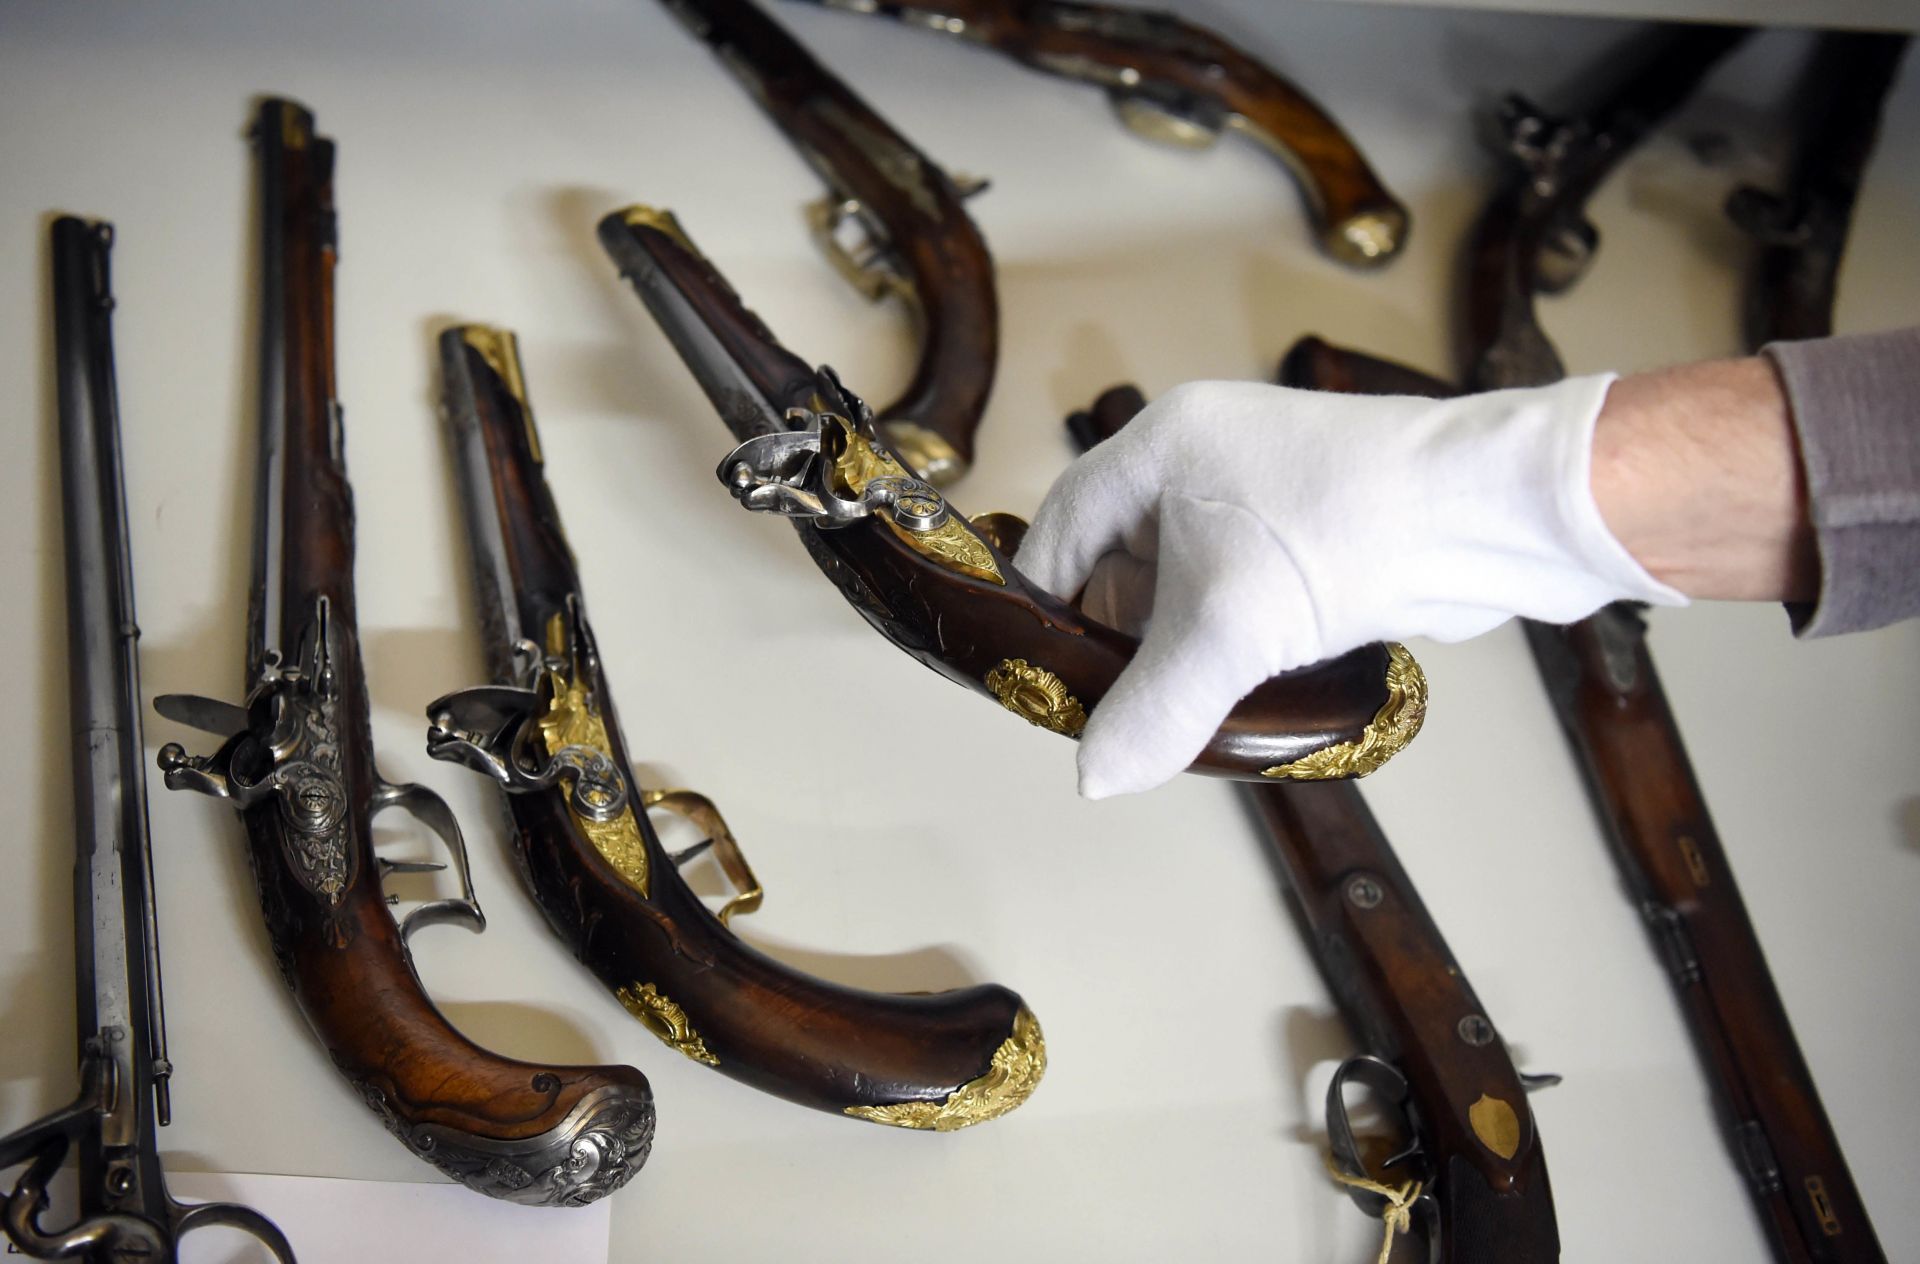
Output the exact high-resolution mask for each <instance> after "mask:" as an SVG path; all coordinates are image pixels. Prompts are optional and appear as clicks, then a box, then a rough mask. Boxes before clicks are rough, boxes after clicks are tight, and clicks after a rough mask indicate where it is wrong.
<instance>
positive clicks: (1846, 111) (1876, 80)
mask: <svg viewBox="0 0 1920 1264" xmlns="http://www.w3.org/2000/svg"><path fill="white" fill-rule="evenodd" d="M1910 38H1911V37H1909V36H1906V35H1886V34H1878V33H1873V32H1868V31H1828V32H1825V33H1823V34H1822V35H1821V36H1820V38H1819V42H1818V43H1816V44H1815V45H1814V51H1813V59H1812V61H1811V62H1810V63H1809V64H1808V66H1807V69H1806V72H1805V75H1804V77H1803V82H1802V84H1801V90H1800V92H1799V93H1798V94H1797V96H1796V100H1795V103H1794V104H1795V108H1794V111H1793V113H1794V119H1795V125H1796V130H1797V131H1798V132H1799V136H1798V138H1797V139H1798V144H1797V146H1796V149H1797V152H1796V153H1795V154H1794V156H1793V160H1792V168H1791V170H1790V171H1789V172H1788V173H1787V176H1786V179H1785V182H1784V185H1783V187H1782V188H1781V190H1780V191H1779V192H1769V191H1766V190H1763V189H1758V188H1755V187H1753V186H1751V185H1749V186H1745V187H1742V188H1740V189H1738V190H1736V191H1735V192H1734V194H1733V196H1732V197H1730V198H1728V199H1727V213H1728V214H1729V215H1730V216H1732V217H1733V220H1734V222H1735V223H1737V224H1738V225H1739V226H1740V227H1741V228H1743V229H1745V230H1746V232H1747V233H1749V234H1750V235H1751V236H1752V237H1753V238H1754V240H1755V241H1756V242H1757V243H1758V244H1759V246H1760V249H1759V250H1758V251H1757V252H1756V255H1757V257H1756V258H1755V260H1754V266H1753V270H1752V272H1751V273H1750V274H1749V276H1748V284H1747V304H1746V319H1745V329H1746V343H1747V346H1748V347H1749V348H1750V349H1755V350H1757V349H1758V348H1760V347H1763V346H1765V345H1766V344H1767V343H1769V342H1776V341H1786V340H1791V339H1795V338H1824V337H1826V336H1828V335H1829V334H1831V333H1832V332H1833V301H1834V295H1835V293H1836V291H1837V290H1838V288H1839V282H1840V261H1841V258H1842V256H1843V255H1844V254H1845V252H1846V245H1847V229H1848V227H1849V226H1850V225H1851V224H1852V221H1853V204H1854V201H1855V199H1856V198H1857V197H1858V196H1859V194H1860V181H1861V180H1862V179H1863V178H1864V177H1865V176H1866V173H1867V163H1868V161H1869V160H1870V159H1871V158H1872V156H1873V145H1874V140H1875V139H1876V138H1877V137H1878V136H1879V133H1880V109H1881V106H1882V105H1884V104H1885V102H1886V97H1887V92H1888V91H1889V90H1890V89H1891V88H1892V87H1893V80H1894V76H1895V75H1897V74H1898V73H1899V70H1900V61H1901V58H1902V56H1903V55H1904V54H1905V53H1906V51H1907V43H1908V41H1909V39H1910Z"/></svg>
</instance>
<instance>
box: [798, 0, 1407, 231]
mask: <svg viewBox="0 0 1920 1264" xmlns="http://www.w3.org/2000/svg"><path fill="white" fill-rule="evenodd" d="M830 2H831V0H830ZM848 7H853V6H848ZM877 10H878V11H879V12H881V13H884V14H886V15H888V16H892V17H896V18H897V17H901V16H902V15H904V14H914V15H917V16H918V20H917V21H916V22H915V23H914V25H919V26H926V27H930V28H932V29H936V30H951V31H954V32H956V33H960V34H963V35H965V36H966V37H967V38H968V39H969V40H971V41H973V42H977V43H984V44H987V45H990V46H992V47H993V48H996V49H998V50H999V51H1000V52H1001V53H1003V54H1005V55H1007V56H1009V57H1013V58H1015V59H1016V60H1018V61H1022V62H1025V63H1026V64H1027V65H1029V66H1032V67H1033V68H1035V69H1037V70H1042V71H1046V72H1048V73H1051V74H1058V75H1065V76H1067V77H1070V78H1075V79H1081V80H1085V81H1090V82H1093V83H1096V84H1099V85H1101V86H1103V87H1105V88H1106V89H1107V91H1108V92H1109V93H1110V94H1111V95H1112V96H1113V98H1114V101H1115V103H1116V105H1117V106H1119V108H1120V110H1121V116H1122V118H1123V119H1125V120H1126V121H1127V123H1128V124H1129V125H1130V126H1132V127H1134V128H1135V129H1136V130H1137V131H1140V132H1142V133H1143V134H1145V135H1148V136H1150V137H1155V138H1159V139H1165V140H1170V141H1173V142H1174V143H1177V144H1183V145H1195V144H1205V143H1210V142H1211V140H1212V139H1213V136H1214V135H1215V134H1216V133H1217V131H1218V130H1219V129H1220V128H1222V127H1232V128H1234V129H1235V130H1238V131H1241V132H1244V133H1245V134H1247V135H1248V136H1249V137H1250V138H1251V139H1253V140H1254V141H1255V142H1257V143H1258V144H1260V145H1261V146H1262V147H1263V148H1265V149H1267V150H1268V151H1269V152H1270V153H1272V154H1273V155H1274V156H1275V157H1277V158H1279V159H1280V160H1281V162H1282V163H1283V164H1284V165H1285V166H1286V167H1287V169H1288V170H1289V171H1290V172H1291V173H1292V174H1293V176H1294V178H1295V180H1296V181H1297V182H1298V183H1299V186H1300V189H1301V192H1302V193H1303V195H1304V196H1305V198H1306V203H1307V210H1308V214H1309V215H1310V216H1311V217H1312V219H1313V224H1314V230H1315V235H1316V237H1317V239H1318V241H1319V243H1320V245H1321V247H1322V249H1324V250H1325V251H1326V252H1327V253H1328V254H1330V255H1331V256H1333V257H1334V258H1335V259H1338V260H1339V261H1341V262H1342V263H1346V264H1349V265H1351V266H1354V267H1373V266H1377V265H1379V264H1382V263H1385V262H1386V261H1387V260H1389V259H1391V258H1392V257H1393V256H1394V255H1395V254H1397V253H1398V252H1399V251H1400V249H1401V247H1402V246H1404V245H1405V243H1406V239H1407V229H1408V215H1407V209H1406V207H1405V206H1404V205H1402V204H1401V202H1400V201H1399V199H1397V198H1395V197H1394V196H1393V194H1391V193H1390V192H1388V191H1387V189H1386V187H1385V186H1384V185H1383V184H1381V182H1380V178H1379V177H1378V176H1377V175H1376V174H1375V173H1374V171H1373V168H1372V166H1371V165H1369V164H1368V162H1367V160H1366V158H1365V157H1364V156H1363V155H1362V154H1361V153H1360V151H1359V148H1358V147H1357V146H1356V145H1355V144H1354V143H1353V140H1352V139H1351V138H1350V137H1349V136H1348V135H1347V134H1346V132H1345V131H1344V130H1342V128H1341V127H1340V125H1339V123H1337V122H1336V121H1335V120H1334V119H1333V117H1332V116H1331V115H1329V114H1328V113H1327V112H1326V110H1325V109H1324V108H1323V107H1322V106H1321V105H1320V104H1319V103H1318V102H1316V101H1314V100H1313V99H1312V98H1311V97H1309V96H1308V95H1307V94H1306V93H1305V92H1303V91H1301V90H1300V88H1299V87H1298V86H1297V85H1295V84H1294V83H1293V82H1292V81H1290V80H1288V79H1287V78H1285V77H1284V76H1282V75H1281V74H1279V73H1278V72H1277V71H1275V70H1274V69H1273V68H1272V67H1270V66H1268V65H1266V64H1265V63H1263V62H1261V61H1260V60H1259V59H1258V58H1256V57H1254V56H1252V55H1251V54H1249V53H1248V52H1246V51H1245V50H1244V49H1241V48H1239V47H1238V46H1236V45H1234V44H1232V43H1231V42H1229V41H1227V40H1225V39H1222V38H1221V37H1220V36H1218V35H1216V34H1214V33H1213V32H1212V31H1209V30H1207V29H1205V28H1204V27H1200V26H1196V25H1194V24H1192V23H1190V22H1187V21H1185V20H1184V19H1182V18H1180V17H1178V16H1177V15H1175V14H1173V13H1170V12H1162V11H1158V10H1148V9H1133V8H1122V7H1119V6H1116V5H1105V4H1083V3H1074V2H1073V0H1046V2H1045V3H1034V2H1033V0H881V3H880V4H879V5H878V6H877Z"/></svg>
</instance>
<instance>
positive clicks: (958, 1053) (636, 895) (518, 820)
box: [432, 327, 1046, 1131]
mask: <svg viewBox="0 0 1920 1264" xmlns="http://www.w3.org/2000/svg"><path fill="white" fill-rule="evenodd" d="M441 355H442V363H443V377H444V379H445V381H446V383H447V408H446V416H447V419H448V424H449V427H450V429H451V430H452V432H453V439H454V444H455V446H456V449H457V450H458V451H459V461H458V465H459V468H460V472H461V492H462V498H463V502H464V503H465V506H466V511H467V523H468V528H469V535H470V537H471V538H472V539H473V540H474V541H475V553H476V558H475V560H476V572H477V574H478V577H479V585H478V587H479V590H480V601H481V606H482V622H483V624H484V625H485V626H486V629H487V633H486V634H487V639H488V645H487V659H488V662H489V663H490V664H491V666H492V671H493V675H494V683H495V684H496V685H506V686H513V685H516V684H519V683H520V681H519V676H518V674H517V671H516V667H515V664H514V656H513V647H514V641H515V639H516V634H515V632H512V631H509V628H510V627H511V628H514V629H518V630H519V633H520V634H521V635H526V636H530V637H537V638H539V639H540V640H541V641H543V642H545V643H546V645H547V652H548V655H549V658H550V660H551V661H553V662H555V663H559V662H561V661H562V654H563V652H564V651H565V650H566V648H567V647H571V646H575V645H578V644H584V645H586V646H591V645H592V636H591V632H590V631H589V630H588V629H587V627H586V626H585V615H584V605H585V603H584V600H583V598H582V596H581V594H580V581H579V576H578V574H577V572H576V570H575V567H574V563H573V559H572V556H571V553H570V551H569V549H568V547H567V544H566V538H565V535H564V533H563V532H562V530H561V526H560V517H559V511H558V507H557V505H556V504H555V501H554V497H553V494H552V490H551V487H550V486H549V484H548V482H547V479H546V476H545V473H544V470H543V465H542V461H541V457H540V455H539V451H538V446H537V441H536V440H535V438H534V436H535V428H534V425H533V418H532V413H531V408H530V404H529V402H528V400H527V397H526V392H525V386H524V381H523V378H522V375H521V373H520V371H519V369H518V366H517V360H516V358H515V352H514V350H513V340H512V338H511V336H510V335H505V334H503V333H501V332H499V331H492V330H486V329H484V328H475V327H466V328H463V329H454V330H449V331H448V332H447V333H446V334H445V335H443V336H442V339H441ZM509 365H511V367H510V368H509V367H508V366H509ZM503 369H505V370H506V371H505V373H503V372H502V370H503ZM546 670H548V671H551V672H557V673H563V674H564V676H565V679H564V683H563V684H555V685H554V686H553V687H552V688H551V690H550V691H549V693H547V694H546V695H543V696H544V697H546V698H547V701H546V702H545V703H544V704H543V706H544V708H545V709H544V711H542V712H541V713H539V714H538V715H537V716H536V717H534V719H533V723H535V724H537V725H538V726H539V729H540V732H541V735H542V736H541V737H540V738H539V739H538V740H539V741H541V742H542V743H544V744H545V746H546V750H545V754H546V755H547V756H548V757H549V758H556V759H557V758H559V757H560V754H561V751H560V750H557V749H554V744H555V743H557V742H562V741H564V742H565V743H566V744H567V745H569V746H572V747H573V748H574V750H575V752H576V757H581V756H582V755H583V753H584V751H585V750H588V749H591V750H592V751H594V752H596V753H597V754H599V755H601V756H604V761H605V762H604V765H603V766H604V767H605V769H606V772H605V774H604V775H606V776H608V777H612V778H618V780H619V783H620V788H621V790H622V791H623V792H624V803H625V805H626V806H625V807H624V808H622V809H621V810H620V811H618V812H616V813H613V814H612V815H611V816H609V817H607V818H606V819H599V820H594V819H590V818H588V817H586V816H583V815H581V814H579V813H578V812H577V811H576V809H575V807H574V792H573V790H572V789H571V788H570V787H569V786H568V785H567V784H565V783H561V784H556V785H552V786H549V787H547V788H531V787H518V788H516V789H515V790H514V791H512V792H508V793H505V798H506V802H507V806H508V810H509V812H510V815H511V817H512V821H513V830H514V838H515V841H516V844H517V848H516V851H517V856H518V858H519V861H520V867H521V871H522V874H523V876H524V877H525V878H526V879H527V882H528V885H529V887H530V889H531V891H532V893H533V896H534V899H535V902H536V903H538V905H539V906H540V909H541V911H542V912H543V913H544V914H545V915H546V918H547V921H548V923H549V925H551V926H552V928H553V930H554V931H555V933H556V934H558V935H559V936H560V937H561V939H563V940H564V941H565V942H566V943H567V945H568V946H569V947H570V948H571V949H572V950H573V952H574V954H575V955H576V956H577V957H578V958H579V959H580V961H581V962H582V963H583V964H585V965H586V966H587V967H588V968H589V969H590V970H592V971H593V972H594V974H595V975H596V976H597V977H598V978H599V979H600V980H601V982H602V983H604V984H605V985H606V987H607V988H608V990H609V991H611V992H613V993H614V995H615V996H616V997H618V999H619V1000H620V1002H621V1003H622V1004H623V1005H624V1006H625V1007H626V1008H627V1009H628V1010H629V1011H630V1012H631V1013H632V1014H633V1015H634V1016H635V1017H636V1018H638V1019H639V1020H641V1021H642V1022H643V1023H644V1024H645V1025H646V1026H647V1027H648V1029H649V1030H651V1031H652V1032H653V1033H654V1034H655V1035H656V1036H658V1037H659V1038H660V1039H661V1040H662V1041H664V1042H665V1043H666V1044H667V1045H668V1046H669V1047H670V1048H673V1049H675V1050H677V1051H678V1052H680V1053H682V1054H684V1055H686V1056H687V1057H688V1058H691V1059H692V1060H694V1061H695V1062H699V1063H701V1064H703V1065H706V1066H711V1067H713V1068H715V1069H717V1070H718V1071H720V1072H721V1073H722V1074H725V1075H729V1076H732V1077H733V1078H735V1079H738V1080H741V1081H743V1082H744V1083H747V1084H751V1085H753V1086H754V1087H755V1088H759V1089H762V1090H764V1091H766V1092H769V1093H773V1094H776V1095H778V1096H780V1097H784V1098H787V1099H789V1100H792V1101H796V1102H800V1103H802V1104H804V1105H807V1106H813V1107H816V1108H818V1109H822V1110H828V1111H833V1112H837V1113H845V1114H849V1115H853V1116H856V1117H860V1118H865V1119H870V1120H873V1121H875V1122H880V1123H888V1124H895V1125H898V1126H901V1127H910V1128H925V1129H934V1130H939V1131H950V1130H952V1129H955V1128H961V1127H965V1126H967V1125H970V1124H974V1123H980V1122H983V1121H985V1120H987V1119H992V1118H995V1117H996V1116H998V1115H1000V1114H1004V1113H1005V1112H1006V1111H1008V1110H1011V1109H1013V1108H1014V1107H1015V1106H1018V1105H1019V1104H1020V1103H1021V1102H1023V1101H1025V1100H1026V1098H1027V1096H1028V1095H1029V1094H1031V1093H1032V1091H1033V1089H1034V1087H1035V1085H1036V1084H1037V1083H1038V1082H1039V1079H1040V1076H1041V1074H1042V1073H1043V1071H1044V1069H1045V1066H1046V1054H1045V1046H1044V1043H1043V1041H1042V1037H1041V1033H1040V1028H1039V1025H1038V1024H1037V1023H1036V1022H1035V1021H1034V1018H1033V1015H1032V1014H1031V1013H1030V1012H1028V1010H1027V1009H1026V1007H1025V1005H1024V1004H1023V1003H1022V1002H1021V999H1020V998H1019V997H1018V996H1017V995H1015V994H1014V993H1013V992H1011V991H1009V990H1008V989H1006V988H1004V987H999V986H997V985H990V984H989V985H980V986H975V987H968V988H961V989H957V990H953V991H947V992H940V993H932V994H907V995H895V994H889V993H881V992H870V991H863V990H860V989H857V988H851V987H844V986H841V985H838V984H835V983H830V982H828V981H826V980H824V979H820V978H817V977H814V976H811V975H807V974H803V973H801V972H800V971H798V970H795V969H793V968H791V967H789V966H786V965H783V964H782V963H780V962H779V961H776V960H774V959H773V958H772V957H769V956H767V955H766V954H764V953H761V952H759V951H757V950H756V949H754V948H752V947H751V946H749V945H748V944H746V943H745V942H744V941H742V940H741V939H740V938H739V937H738V936H736V935H735V934H734V933H733V932H732V931H731V930H730V929H728V927H727V926H725V925H723V924H722V923H721V921H720V920H719V918H718V917H716V916H715V915H714V914H713V913H712V912H711V911H710V910H709V909H708V908H707V906H706V904H705V903H704V902H702V901H701V899H700V898H699V897H698V896H697V895H695V894H694V892H693V891H692V890H691V889H689V888H688V886H687V885H686V883H685V882H684V881H683V880H682V878H681V877H680V873H679V870H678V868H677V867H676V865H675V863H674V861H673V859H672V858H671V857H669V856H668V855H667V853H666V852H665V851H664V850H663V849H662V848H661V845H660V841H659V838H658V836H657V834H656V833H655V831H654V828H653V826H652V824H651V822H650V821H649V820H648V818H647V814H646V812H645V810H644V808H643V806H642V805H643V803H644V799H643V796H642V793H641V787H640V786H639V785H638V784H637V783H636V782H635V781H634V778H633V776H632V773H631V771H630V769H631V763H630V760H629V757H628V753H627V748H626V743H625V739H624V737H623V736H622V732H621V727H620V723H619V717H618V715H617V713H616V712H615V709H614V706H613V703H612V699H611V694H610V690H609V688H608V685H607V683H606V677H605V673H604V670H603V668H602V666H601V665H600V662H599V654H598V652H597V650H589V651H587V652H585V653H579V654H574V655H573V656H572V661H571V662H568V663H566V665H565V666H552V667H548V668H546ZM442 705H443V704H435V706H434V708H432V710H434V711H439V710H440V709H441V707H442ZM548 734H565V736H564V738H563V737H558V736H548ZM562 749H564V747H563V748H562Z"/></svg>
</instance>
